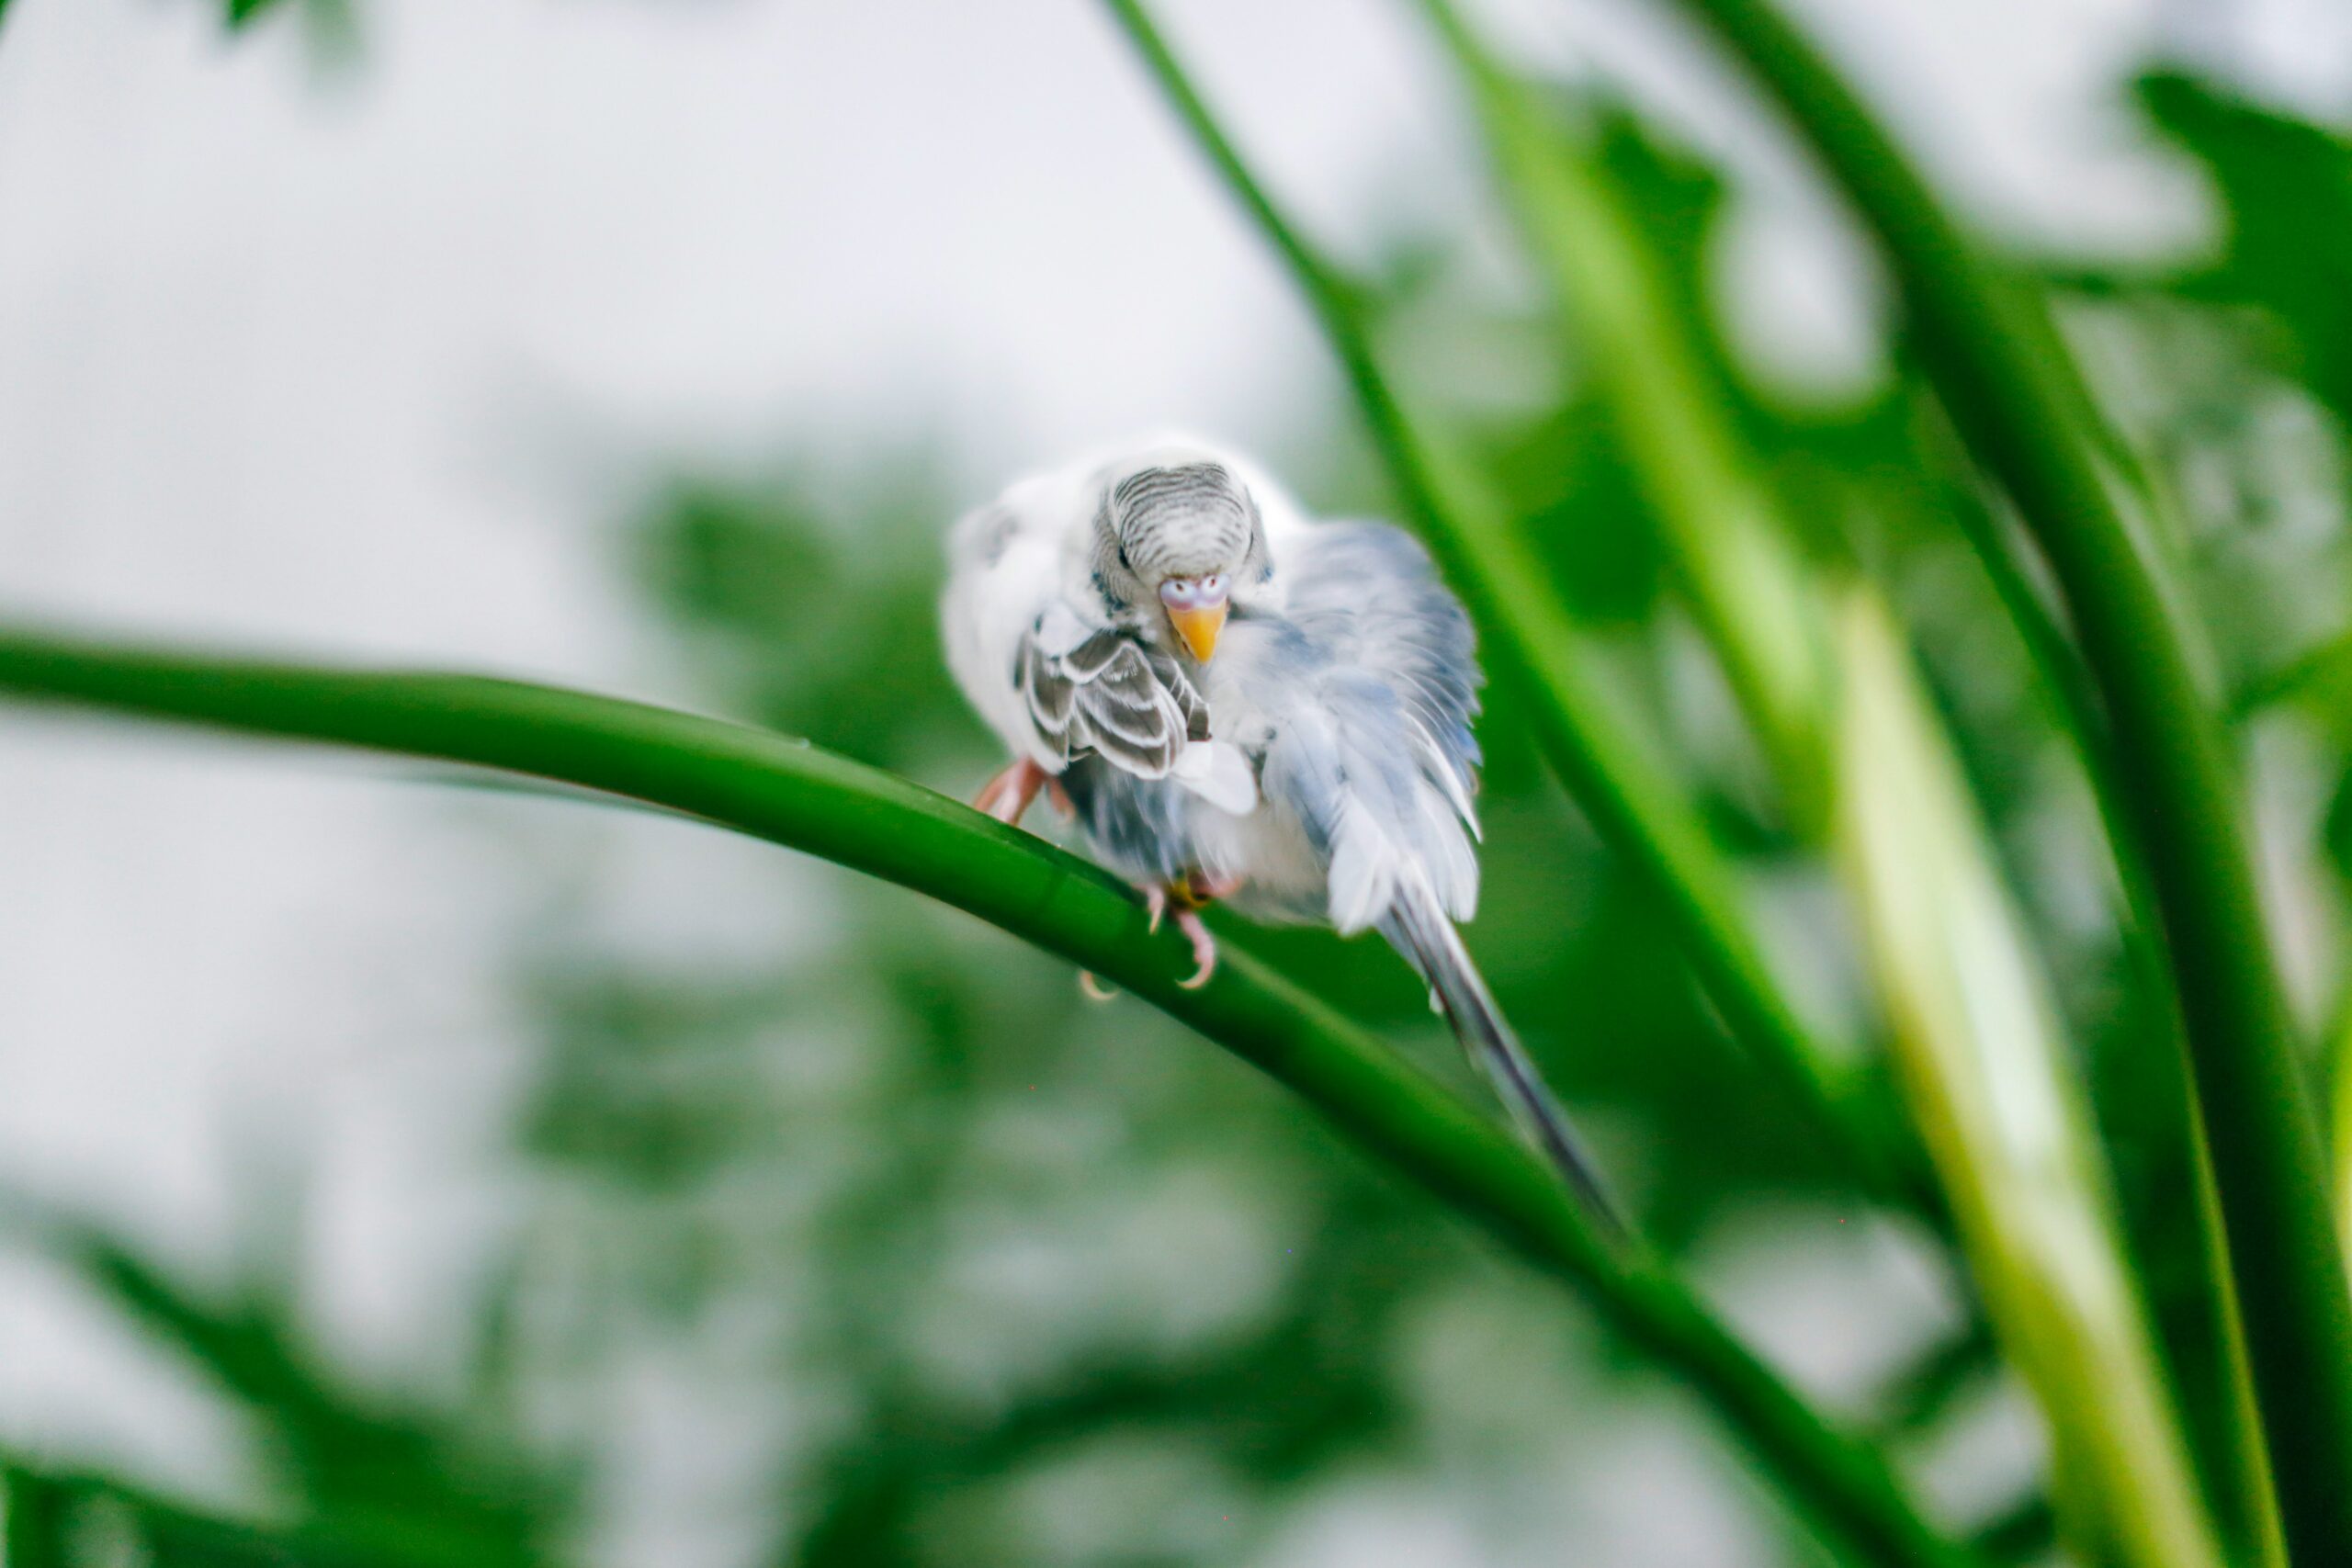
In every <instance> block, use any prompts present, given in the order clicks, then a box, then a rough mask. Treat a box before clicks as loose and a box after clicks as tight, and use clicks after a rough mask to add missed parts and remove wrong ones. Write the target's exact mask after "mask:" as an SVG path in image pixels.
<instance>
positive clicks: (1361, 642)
mask: <svg viewBox="0 0 2352 1568" xmlns="http://www.w3.org/2000/svg"><path fill="white" fill-rule="evenodd" d="M947 565H948V570H947V582H946V587H945V589H944V592H943V593H942V595H941V600H940V623H941V638H942V642H943V644H944V650H945V653H946V659H947V664H948V667H949V670H950V671H951V672H952V674H953V675H954V677H955V679H956V684H957V685H958V686H959V687H961V689H962V690H963V693H964V694H965V696H966V698H967V700H968V701H969V702H970V704H971V705H972V707H973V708H974V709H975V711H976V712H977V713H978V715H979V716H980V717H981V719H982V720H983V721H984V722H985V723H986V724H987V725H988V726H989V728H990V729H991V730H993V731H994V732H995V734H996V736H997V737H998V739H1001V741H1002V742H1003V743H1004V746H1005V748H1006V750H1008V752H1009V753H1010V754H1011V756H1012V761H1011V762H1010V763H1009V764H1008V765H1007V766H1006V767H1005V769H1004V770H1003V771H1002V772H1001V773H998V774H997V775H996V776H994V777H993V778H991V779H990V780H989V782H988V784H986V785H985V786H984V787H983V788H982V789H981V790H980V792H979V794H978V796H977V797H976V798H975V799H974V801H973V805H974V806H975V807H978V809H980V810H982V811H984V812H986V813H988V814H989V815H990V816H992V817H995V818H998V819H999V820H1001V821H1004V822H1007V823H1012V824H1017V823H1019V822H1020V820H1021V819H1022V818H1023V814H1024V813H1025V812H1026V811H1027V810H1028V808H1029V807H1030V805H1031V804H1032V802H1034V801H1035V798H1036V797H1037V795H1039V794H1040V793H1045V794H1047V795H1049V797H1050V798H1051V799H1052V800H1053V802H1054V804H1055V805H1056V807H1057V808H1058V809H1060V810H1061V811H1062V812H1063V813H1064V814H1065V815H1066V816H1067V817H1069V818H1070V819H1072V820H1073V821H1074V823H1075V824H1076V827H1077V829H1078V832H1079V833H1080V836H1081V837H1082V839H1083V840H1084V842H1085V847H1086V848H1087V849H1088V850H1089V851H1091V853H1092V855H1093V857H1094V858H1095V859H1096V860H1097V861H1098V862H1099V863H1102V864H1103V865H1104V866H1105V867H1107V868H1108V869H1110V870H1112V871H1114V873H1116V874H1119V875H1121V876H1123V877H1125V879H1127V880H1128V881H1129V882H1130V883H1132V884H1133V885H1134V886H1136V888H1137V889H1138V891H1139V892H1140V894H1141V895H1142V897H1143V898H1144V900H1145V903H1146V905H1147V907H1148V909H1149V912H1150V923H1151V925H1152V927H1153V929H1155V930H1156V929H1158V927H1159V923H1160V921H1161V919H1162V918H1163V917H1164V916H1167V915H1169V914H1171V913H1172V915H1173V916H1174V919H1175V920H1176V923H1177V925H1178V926H1179V928H1180V929H1181V930H1182V931H1183V932H1184V934H1185V936H1186V938H1187V939H1188V940H1189V941H1190V942H1191V944H1192V947H1193V963H1194V971H1193V974H1192V976H1190V977H1189V978H1187V979H1185V980H1183V981H1182V982H1180V983H1181V984H1182V985H1185V986H1188V987H1197V986H1201V985H1204V984H1206V983H1207V982H1208V980H1209V979H1210V977H1211V976H1212V975H1213V974H1214V972H1215V969H1216V943H1215V941H1214V939H1213V938H1212V937H1211V936H1210V934H1209V932H1208V931H1207V928H1206V927H1205V926H1204V924H1203V923H1202V920H1201V916H1200V911H1201V910H1202V909H1203V908H1204V907H1206V906H1207V905H1209V904H1211V903H1214V902H1218V901H1224V902H1227V903H1228V904H1230V905H1231V906H1232V907H1233V908H1236V909H1237V910H1238V912H1240V913H1242V914H1245V915H1249V916H1250V917H1252V918H1256V919H1266V920H1273V921H1290V922H1316V921H1319V922H1321V923H1324V924H1328V925H1329V926H1330V927H1332V928H1333V929H1334V930H1336V931H1339V932H1340V934H1341V935H1343V936H1353V935H1355V934H1357V933H1359V932H1362V931H1378V932H1379V934H1380V935H1381V936H1383V937H1384V938H1385V939H1386V940H1387V942H1388V943H1389V944H1390V945H1391V946H1392V947H1394V948H1395V949H1396V950H1397V952H1398V953H1400V954H1402V955H1403V957H1404V958H1405V960H1406V961H1407V962H1408V964H1411V965H1412V967H1413V969H1414V970H1415V971H1416V972H1417V973H1418V974H1419V976H1420V977H1421V979H1422V981H1423V982H1424V983H1425V984H1426V985H1427V986H1428V987H1429V988H1430V1003H1431V1006H1432V1007H1433V1008H1434V1009H1435V1010H1438V1011H1439V1012H1441V1013H1442V1014H1443V1015H1444V1017H1445V1018H1446V1020H1447V1021H1448V1022H1449V1024H1450V1025H1451V1027H1452V1029H1453V1034H1454V1036H1455V1038H1456V1039H1457V1040H1458V1041H1459V1043H1461V1046H1462V1048H1463V1050H1464V1053H1465V1054H1466V1055H1468V1057H1469V1059H1470V1061H1471V1062H1472V1063H1473V1065H1474V1066H1476V1068H1477V1069H1478V1070H1479V1072H1480V1073H1481V1074H1482V1076H1483V1077H1485V1078H1486V1080H1487V1082H1488V1083H1489V1085H1490V1086H1491V1087H1492V1089H1494V1091H1495V1092H1496V1094H1497V1096H1498V1099H1500V1100H1501V1101H1502V1102H1503V1104H1504V1105H1505V1106H1506V1107H1507V1109H1508V1111H1509V1112H1510V1117H1511V1119H1512V1121H1513V1122H1515V1123H1516V1124H1517V1126H1518V1128H1519V1130H1520V1132H1521V1135H1522V1136H1524V1137H1525V1138H1526V1139H1527V1140H1528V1141H1529V1142H1530V1143H1531V1144H1532V1145H1533V1146H1534V1148H1535V1149H1536V1151H1537V1152H1538V1153H1539V1154H1540V1155H1541V1156H1543V1157H1544V1159H1545V1160H1546V1161H1547V1163H1549V1164H1550V1165H1551V1166H1552V1168H1554V1169H1555V1171H1556V1172H1557V1173H1558V1175H1559V1176H1560V1178H1561V1179H1563V1181H1564V1182H1565V1183H1566V1185H1567V1186H1568V1187H1569V1188H1570V1189H1571V1190H1573V1191H1574V1192H1575V1193H1576V1194H1577V1196H1578V1197H1579V1198H1580V1199H1581V1200H1582V1201H1584V1202H1585V1204H1586V1205H1587V1206H1588V1207H1589V1209H1590V1211H1591V1212H1592V1213H1594V1214H1595V1215H1596V1216H1598V1217H1599V1218H1600V1219H1601V1220H1602V1221H1603V1222H1604V1223H1605V1224H1606V1226H1607V1228H1608V1229H1609V1230H1611V1232H1614V1233H1617V1234H1620V1235H1622V1234H1623V1224H1622V1222H1621V1221H1620V1220H1619V1219H1618V1217H1617V1213H1618V1212H1617V1209H1616V1206H1615V1204H1614V1203H1613V1201H1611V1198H1610V1196H1609V1194H1608V1191H1607V1189H1606V1187H1605V1185H1604V1183H1603V1181H1602V1179H1601V1178H1600V1173H1599V1169H1598V1168H1597V1166H1596V1165H1595V1164H1594V1162H1593V1160H1592V1159H1591V1157H1590V1156H1589V1155H1588V1154H1587V1153H1586V1151H1585V1147H1584V1144H1583V1141H1582V1140H1581V1138H1579V1137H1578V1136H1577V1134H1576V1132H1575V1130H1574V1129H1573V1127H1572V1126H1571V1124H1570V1122H1569V1120H1568V1118H1567V1115H1566V1112H1565V1111H1563V1110H1562V1108H1561V1106H1560V1104H1559V1102H1558V1100H1556V1099H1555V1097H1554V1096H1553V1094H1552V1092H1551V1090H1550V1089H1548V1088H1547V1087H1546V1085H1545V1083H1544V1078H1543V1077H1542V1075H1541V1074H1540V1073H1539V1072H1538V1071H1537V1069H1536V1066H1535V1064H1534V1063H1533V1061H1532V1059H1531V1058H1530V1057H1529V1056H1528V1055H1527V1052H1526V1050H1525V1048H1524V1047H1523V1046H1522V1045H1521V1043H1520V1042H1519V1040H1518V1037H1517V1036H1516V1035H1515V1034H1513V1033H1512V1032H1511V1030H1510V1025H1509V1024H1508V1023H1507V1022H1506V1021H1505V1020H1504V1018H1503V1015H1502V1012H1501V1010H1500V1009H1499V1008H1498V1006H1497V1005H1496V1003H1495V999H1494V997H1493V995H1492V993H1491V992H1490V991H1489V990H1488V988H1487V984H1486V981H1485V980H1484V979H1483V978H1482V977H1481V976H1480V975H1479V973H1478V970H1477V967H1476V964H1473V963H1472V961H1471V958H1470V954H1469V952H1468V949H1467V948H1466V947H1465V946H1464V943H1463V940H1462V936H1461V932H1460V931H1459V930H1458V929H1457V925H1458V923H1459V922H1464V921H1467V920H1469V919H1471V917H1472V916H1473V914H1474V913H1475V912H1476V906H1477V899H1478V861H1477V855H1476V848H1475V845H1476V842H1477V840H1478V838H1479V827H1478V818H1477V813H1476V808H1475V805H1474V799H1473V797H1474V795H1475V792H1476V788H1477V769H1478V764H1479V761H1480V753H1479V750H1478V744H1477V741H1476V739H1475V738H1474V736H1473V734H1472V730H1471V724H1472V720H1473V718H1474V717H1475V716H1476V713H1477V711H1478V690H1479V687H1480V685H1481V683H1482V681H1483V677H1482V675H1481V673H1480V671H1479V668H1478V663H1477V659H1476V647H1475V638H1474V635H1473V632H1472V627H1471V623H1470V618H1469V616H1468V615H1466V614H1465V613H1464V609H1463V607H1462V604H1461V602H1460V601H1459V600H1458V599H1457V598H1456V597H1455V596H1454V595H1453V592H1452V591H1451V590H1450V589H1448V588H1447V587H1446V586H1445V584H1444V583H1443V582H1442V581H1441V579H1440V578H1439V576H1438V573H1437V571H1436V570H1435V568H1434V566H1433V565H1432V563H1431V561H1430V558H1429V555H1428V553H1427V552H1426V551H1425V550H1424V549H1423V548H1422V547H1421V546H1420V544H1419V541H1417V540H1416V539H1414V538H1413V536H1411V535H1409V534H1408V533H1406V532H1405V531H1403V530H1402V529H1400V528H1397V527H1395V526H1393V525H1388V524H1385V523H1379V522H1371V521H1353V520H1322V519H1317V518H1314V517H1312V516H1310V515H1309V514H1308V513H1307V512H1306V510H1305V509H1304V508H1303V507H1302V506H1301V505H1300V504H1299V503H1298V502H1296V501H1295V500H1293V499H1292V498H1291V496H1290V495H1289V494H1288V493H1287V492H1286V491H1283V489H1282V488H1281V487H1280V486H1279V485H1278V484H1277V483H1276V482H1275V481H1274V480H1273V479H1272V478H1271V477H1270V476H1269V475H1268V474H1267V473H1266V472H1265V470H1263V469H1262V468H1260V467H1259V465H1258V464H1256V463H1255V462H1254V461H1252V460H1251V459H1250V458H1248V457H1243V456H1241V455H1240V454H1238V453H1237V452H1234V451H1231V450H1228V449H1227V448H1225V447H1224V446H1220V445H1216V444H1213V443H1210V442H1206V441H1203V440H1200V439H1198V438H1194V437H1190V436H1176V435H1171V436H1164V437H1156V438H1153V439H1149V440H1145V441H1140V442H1134V443H1129V444H1127V445H1125V446H1121V447H1119V448H1117V449H1115V450H1113V451H1109V452H1105V453H1097V454H1091V455H1089V456H1087V457H1082V458H1080V459H1078V460H1077V461H1074V462H1070V463H1066V464H1064V465H1061V466H1059V467H1057V468H1052V469H1049V470H1047V471H1046V472H1043V473H1039V474H1036V475H1034V476H1031V477H1029V478H1026V479H1021V480H1019V481H1018V482H1016V483H1014V484H1012V486H1010V487H1009V488H1008V489H1006V490H1005V491H1003V492H1002V493H1001V495H1000V496H998V497H997V498H996V499H995V500H994V501H992V502H989V503H987V504H985V505H982V506H979V507H978V508H976V509H974V510H972V511H970V512H968V513H965V514H964V515H963V516H962V517H960V518H959V519H958V520H957V521H956V524H955V525H954V526H953V527H952V528H951V529H950V531H949V534H948V540H947Z"/></svg>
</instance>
